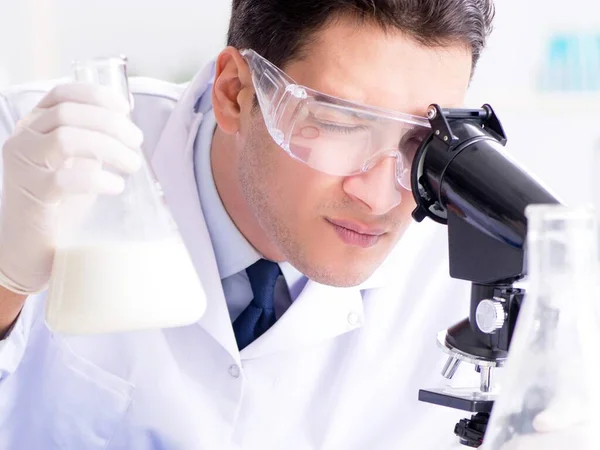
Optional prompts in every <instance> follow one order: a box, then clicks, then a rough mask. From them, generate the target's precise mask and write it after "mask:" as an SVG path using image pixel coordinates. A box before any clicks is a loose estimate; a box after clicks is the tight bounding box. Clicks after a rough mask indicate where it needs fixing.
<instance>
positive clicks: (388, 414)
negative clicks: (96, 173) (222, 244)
mask: <svg viewBox="0 0 600 450" xmlns="http://www.w3.org/2000/svg"><path fill="white" fill-rule="evenodd" d="M212 71H213V66H212V65H211V66H209V67H208V68H207V69H205V70H204V71H202V72H201V73H200V74H199V75H198V76H197V77H196V78H195V79H194V80H193V81H192V83H191V84H190V85H189V86H188V87H187V88H186V89H185V91H184V87H182V86H175V85H171V84H168V83H163V82H159V81H155V80H148V79H134V80H133V81H132V90H133V92H134V96H135V105H136V109H135V112H134V116H133V117H134V120H135V121H136V122H137V123H138V125H139V126H140V127H141V128H142V129H143V131H144V133H145V148H144V150H145V151H146V153H147V155H148V158H149V159H150V161H151V163H152V165H153V168H154V170H155V172H156V175H157V177H158V179H159V181H160V182H161V183H162V186H163V189H164V192H165V196H166V199H167V202H168V204H169V206H170V208H171V211H172V213H173V216H174V218H175V220H176V222H177V224H178V225H179V227H180V231H181V233H182V236H183V238H184V240H185V242H186V245H187V246H188V248H189V251H190V253H191V256H192V258H193V261H194V264H195V266H196V269H197V272H198V275H199V277H200V278H201V280H202V283H203V285H204V288H205V290H206V292H207V295H208V299H209V304H208V308H207V311H206V314H205V316H204V317H203V318H202V319H201V320H200V321H199V323H198V324H194V325H191V326H186V327H181V328H173V329H163V330H149V331H144V332H135V333H122V334H111V335H98V336H63V335H57V334H54V333H52V332H51V331H50V330H49V329H48V328H47V326H46V324H45V322H44V316H43V309H44V295H43V294H42V295H39V296H36V297H32V298H30V299H28V301H27V304H26V306H25V308H24V310H23V312H22V314H21V315H20V317H19V319H18V321H17V323H16V325H15V327H14V329H13V330H12V332H11V334H10V335H9V337H8V338H7V340H6V342H5V344H6V345H5V347H4V348H3V349H2V351H1V352H0V449H10V450H35V449H43V450H54V449H68V450H96V449H114V450H116V449H119V450H126V449H127V450H150V449H153V450H154V449H169V450H203V449H210V450H221V449H223V450H226V449H249V450H254V449H257V450H258V449H260V450H271V449H286V450H288V449H289V450H296V449H297V450H308V449H319V450H334V449H335V450H338V449H339V450H354V449H357V450H358V449H365V450H366V449H378V450H384V449H390V450H391V449H394V450H395V449H407V450H419V449H424V450H434V449H435V450H438V449H446V448H451V447H453V446H454V445H455V444H454V443H455V442H456V438H455V437H454V436H453V429H454V424H455V423H456V421H457V420H458V419H460V418H463V417H466V416H468V414H466V413H462V412H458V411H454V410H450V409H447V408H443V407H439V406H434V405H429V404H424V403H420V402H418V401H417V395H418V390H419V389H420V388H424V387H433V386H436V385H439V384H441V383H442V378H441V376H440V368H441V365H442V362H443V360H444V359H445V357H444V355H443V354H442V353H441V352H440V351H439V350H438V349H437V347H436V344H435V338H436V334H437V332H438V331H439V330H440V329H443V328H446V327H448V326H449V325H451V324H454V323H455V322H456V321H458V320H460V319H461V318H463V317H464V316H465V315H466V314H467V311H468V305H469V286H468V284H467V283H464V282H460V281H456V280H452V279H450V278H449V276H448V267H447V256H446V245H447V244H446V237H445V232H446V230H445V228H444V227H442V226H440V225H437V224H434V223H432V222H425V223H423V224H419V225H417V226H413V227H412V228H411V229H410V230H409V231H408V233H407V235H406V236H405V238H404V239H403V240H402V241H401V243H400V244H399V245H398V247H397V248H396V250H395V251H394V252H393V253H392V255H391V256H390V257H389V258H388V260H387V261H386V263H384V265H383V266H382V267H381V268H380V269H379V270H378V271H377V272H376V274H375V275H374V276H373V277H372V278H371V279H370V280H369V281H368V282H367V283H365V285H363V286H361V287H360V288H348V289H340V288H332V287H328V286H324V285H320V284H318V283H315V282H312V281H309V282H308V284H307V286H306V288H305V289H304V290H303V292H302V293H301V294H300V296H299V298H298V299H297V300H296V301H295V302H294V303H293V305H292V306H291V307H290V309H289V310H288V311H287V312H286V313H285V314H284V316H283V317H282V318H281V319H280V320H279V321H278V322H277V323H276V324H275V325H274V326H273V327H272V328H271V329H270V330H269V331H268V332H267V333H266V334H265V335H263V336H262V337H261V338H259V339H258V340H257V341H255V342H254V343H252V344H251V345H250V346H249V347H247V348H246V349H244V350H243V351H242V352H241V355H240V352H239V351H238V350H237V347H236V344H235V339H234V335H233V332H232V327H231V322H230V318H229V315H228V312H227V307H226V304H225V299H224V297H223V292H222V288H221V283H220V280H219V275H218V272H217V266H216V262H215V257H214V253H213V250H212V247H211V243H210V240H209V236H208V233H207V228H206V224H205V221H204V218H203V216H202V211H201V207H200V203H199V199H198V194H197V189H196V183H195V179H194V173H193V163H192V149H193V142H194V139H195V136H196V132H197V129H198V125H199V123H200V121H201V120H202V114H201V113H195V112H194V104H195V103H196V100H197V99H198V98H199V97H200V96H202V95H204V94H207V95H210V86H211V78H212V73H213V72H212ZM49 88H50V85H48V84H46V85H43V86H33V87H32V86H26V87H17V88H14V89H11V90H9V91H6V92H5V93H4V97H0V143H1V142H3V141H4V140H5V139H6V137H7V136H8V135H9V134H10V133H11V131H12V128H13V127H14V123H15V121H16V120H18V119H19V118H20V117H22V116H23V115H24V114H26V113H27V111H29V110H30V109H31V108H32V107H33V106H34V105H35V104H36V103H37V102H38V101H39V99H40V98H41V96H42V95H43V93H44V92H45V91H46V90H48V89H49ZM464 370H467V369H464ZM470 370H471V371H472V369H470ZM473 373H474V371H473Z"/></svg>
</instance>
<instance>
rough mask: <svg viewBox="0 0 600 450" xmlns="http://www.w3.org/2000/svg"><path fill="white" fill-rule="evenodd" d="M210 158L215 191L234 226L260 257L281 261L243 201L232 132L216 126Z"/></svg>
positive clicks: (277, 252) (277, 251)
mask: <svg viewBox="0 0 600 450" xmlns="http://www.w3.org/2000/svg"><path fill="white" fill-rule="evenodd" d="M210 160H211V169H212V173H213V178H214V180H215V186H216V188H217V192H218V193H219V197H220V199H221V202H223V206H224V207H225V210H226V211H227V214H228V215H229V217H230V218H231V220H232V221H233V223H234V224H235V226H236V227H237V229H238V230H239V231H240V233H242V235H243V236H244V237H245V238H246V240H247V241H248V242H249V243H250V244H251V245H252V246H253V247H254V248H255V249H256V250H257V251H258V252H259V253H260V254H261V255H262V256H263V257H265V258H267V259H270V260H272V261H282V260H283V259H284V258H283V257H282V256H281V254H280V252H279V250H278V249H277V247H276V246H275V245H274V244H273V243H271V242H270V240H269V239H268V237H267V235H266V234H265V232H264V230H263V229H262V227H261V226H260V224H259V223H258V221H257V220H256V218H255V216H254V214H253V213H252V211H251V209H250V208H249V206H248V204H247V203H246V199H245V196H244V193H243V190H242V186H241V184H240V182H239V177H238V164H239V163H238V149H237V146H236V141H235V136H232V135H229V134H226V133H224V132H223V131H222V130H221V129H220V128H219V127H217V128H216V130H215V134H214V136H213V140H212V144H211V149H210Z"/></svg>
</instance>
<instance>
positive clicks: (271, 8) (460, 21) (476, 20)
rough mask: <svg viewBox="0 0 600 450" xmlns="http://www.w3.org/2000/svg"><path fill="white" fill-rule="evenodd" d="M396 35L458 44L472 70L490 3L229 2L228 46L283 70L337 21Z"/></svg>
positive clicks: (486, 29) (489, 17)
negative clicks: (467, 54) (466, 48)
mask: <svg viewBox="0 0 600 450" xmlns="http://www.w3.org/2000/svg"><path fill="white" fill-rule="evenodd" d="M344 16H348V17H352V18H354V19H357V20H358V21H359V22H368V23H371V24H376V25H378V26H380V27H381V28H382V29H384V30H385V31H393V30H398V31H401V32H403V33H405V34H407V35H408V36H411V37H412V38H413V39H415V40H416V41H417V42H419V43H420V44H422V45H425V46H430V47H436V46H444V45H449V44H455V43H462V44H465V45H467V46H469V47H470V49H471V53H472V55H473V69H474V68H475V66H476V65H477V61H478V60H479V57H480V55H481V52H482V50H483V48H484V46H485V43H486V40H487V37H488V36H489V33H490V32H491V30H492V21H493V18H494V4H493V0H233V4H232V14H231V21H230V24H229V32H228V36H227V43H228V45H231V46H233V47H236V48H238V49H242V48H251V49H252V50H254V51H256V52H257V53H259V54H260V55H262V56H263V57H265V58H267V59H268V60H270V61H271V62H272V63H273V64H275V65H277V66H279V67H283V66H285V64H286V63H288V62H289V61H291V60H294V59H297V58H301V57H302V52H303V51H304V49H305V47H306V45H307V44H308V43H310V42H311V38H312V37H313V36H314V33H315V32H316V31H319V30H320V29H321V28H322V27H324V26H325V25H327V24H328V23H330V22H331V21H332V20H335V19H337V18H340V17H344Z"/></svg>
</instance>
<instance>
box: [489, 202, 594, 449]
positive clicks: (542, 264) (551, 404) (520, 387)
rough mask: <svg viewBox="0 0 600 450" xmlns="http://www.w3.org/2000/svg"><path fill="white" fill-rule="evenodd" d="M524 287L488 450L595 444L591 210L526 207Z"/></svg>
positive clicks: (494, 414) (592, 225)
mask: <svg viewBox="0 0 600 450" xmlns="http://www.w3.org/2000/svg"><path fill="white" fill-rule="evenodd" d="M526 214H527V218H528V236H527V251H528V253H527V261H528V263H527V264H528V278H529V281H528V290H527V295H526V297H525V301H524V305H523V308H522V309H521V312H520V314H519V318H518V323H517V327H516V331H515V335H514V337H513V340H512V344H511V348H510V353H509V357H508V360H507V364H506V368H505V373H504V382H503V384H502V387H501V391H500V394H499V398H498V400H497V401H496V402H495V404H494V408H493V410H492V415H491V418H490V423H489V425H488V428H487V432H486V435H485V438H484V442H483V446H482V447H481V448H482V449H485V450H512V449H515V450H516V449H522V450H553V449H557V450H558V449H577V450H592V449H597V448H599V444H598V435H597V433H598V431H597V430H598V429H600V417H599V413H598V407H599V405H600V403H599V400H600V396H599V391H600V389H599V388H600V382H599V380H598V373H599V372H598V368H599V367H600V366H599V364H598V362H599V360H600V352H599V345H600V321H599V320H598V319H599V317H598V295H597V268H598V263H597V258H596V253H597V240H598V236H597V232H596V227H597V221H596V217H595V215H594V211H593V210H592V209H591V208H590V209H587V208H567V207H565V206H560V205H553V206H540V205H535V206H531V207H529V208H528V210H527V212H526Z"/></svg>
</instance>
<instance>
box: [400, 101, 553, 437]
mask: <svg viewBox="0 0 600 450" xmlns="http://www.w3.org/2000/svg"><path fill="white" fill-rule="evenodd" d="M428 119H429V122H430V124H431V133H430V134H429V135H428V137H427V138H426V139H425V141H424V142H423V143H422V145H421V146H420V147H419V150H418V151H417V153H416V155H415V158H414V162H413V165H412V173H411V183H412V192H413V196H414V198H415V201H416V204H417V206H416V208H415V210H414V211H413V213H412V216H413V219H414V220H415V221H417V222H421V221H422V220H424V219H425V218H430V219H432V220H434V221H435V222H438V223H440V224H443V225H446V226H447V229H448V246H449V247H448V248H449V266H450V276H451V277H452V278H456V279H461V280H466V281H470V282H471V301H470V309H469V317H468V318H466V319H464V320H462V321H461V322H459V323H456V324H454V325H452V326H450V327H449V328H448V329H447V330H444V331H441V332H440V333H439V334H438V336H437V344H438V347H439V348H440V349H441V350H442V351H443V352H445V353H447V354H448V360H447V362H446V364H445V366H444V368H443V370H442V375H443V376H444V377H445V378H447V379H451V378H452V377H453V376H454V374H455V372H456V370H457V369H458V366H459V365H460V364H461V363H467V364H472V365H474V367H475V370H476V371H477V372H478V373H479V374H480V386H479V389H478V390H477V389H475V390H464V389H454V388H442V389H429V390H426V389H422V390H420V391H419V400H420V401H423V402H428V403H433V404H436V405H440V406H445V407H450V408H454V409H458V410H463V411H467V412H468V413H472V414H473V415H471V418H470V419H463V420H461V421H460V422H459V423H458V424H457V425H456V426H455V429H454V433H455V434H456V435H457V436H458V437H459V439H460V442H461V443H462V444H464V445H466V446H470V447H479V446H480V445H481V444H482V442H483V437H484V434H485V430H486V426H487V423H488V420H489V417H490V412H491V410H492V406H493V403H494V396H495V393H494V392H493V389H492V385H493V384H492V383H493V374H494V370H496V368H499V367H502V366H503V365H504V363H505V361H506V358H507V356H508V351H509V348H510V342H511V338H512V335H513V332H514V330H515V325H516V321H517V316H518V314H519V309H520V308H521V304H522V302H523V299H524V295H525V291H524V289H521V288H518V287H515V286H514V285H515V283H517V282H518V281H520V280H521V279H523V278H524V276H525V275H526V273H525V272H526V256H527V255H526V253H527V252H526V248H525V247H526V246H525V243H526V234H527V219H526V216H525V209H526V207H527V206H528V205H531V204H552V203H554V204H556V203H559V201H558V200H557V199H556V198H555V197H554V196H553V195H552V194H550V193H549V192H548V191H547V190H546V189H545V188H544V187H542V186H541V185H540V184H539V183H538V182H537V181H535V180H534V178H533V177H532V176H531V175H530V174H528V173H527V172H526V171H524V170H523V169H521V168H520V167H519V166H518V165H517V164H516V163H515V162H514V161H512V160H511V158H510V157H509V156H508V155H507V153H506V152H505V150H504V146H505V144H506V135H505V133H504V130H503V129H502V125H501V123H500V121H499V120H498V117H497V116H496V114H495V112H494V110H493V109H492V107H491V106H490V105H487V104H486V105H483V106H482V107H481V108H480V109H442V108H440V106H439V105H436V104H433V105H431V106H430V108H429V110H428ZM456 300H458V299H456Z"/></svg>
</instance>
